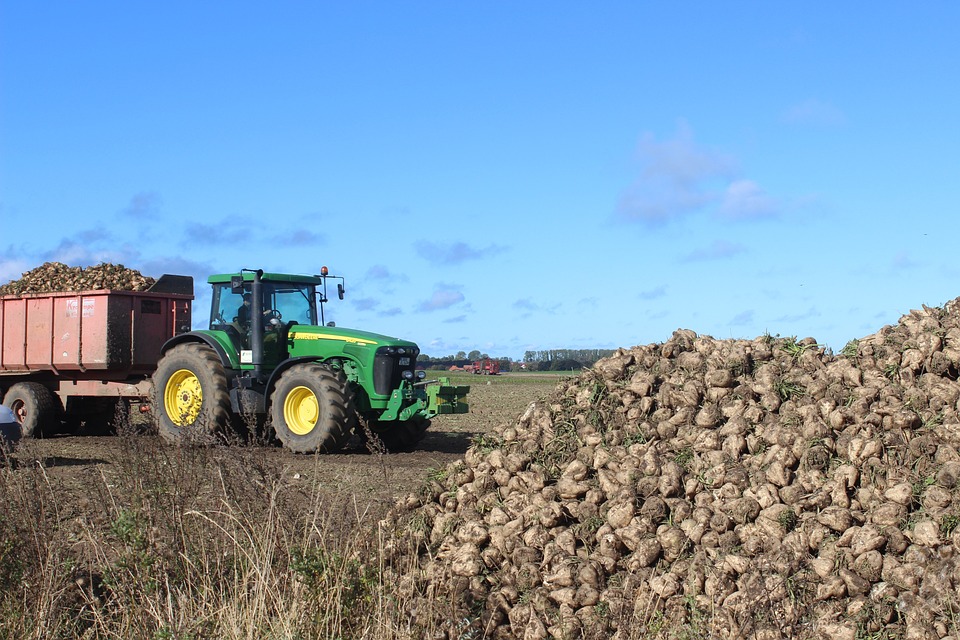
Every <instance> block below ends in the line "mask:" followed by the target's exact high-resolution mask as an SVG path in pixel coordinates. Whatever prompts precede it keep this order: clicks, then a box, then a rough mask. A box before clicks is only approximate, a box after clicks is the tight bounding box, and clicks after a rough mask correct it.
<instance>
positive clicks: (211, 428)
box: [153, 342, 230, 444]
mask: <svg viewBox="0 0 960 640" xmlns="http://www.w3.org/2000/svg"><path fill="white" fill-rule="evenodd" d="M153 393H154V396H155V398H154V403H153V404H154V407H156V415H157V428H158V429H159V431H160V436H161V437H163V439H164V440H167V441H168V442H183V441H187V442H195V443H198V444H206V443H209V442H211V441H212V440H213V437H214V436H215V435H216V434H217V433H220V432H222V431H223V430H224V429H225V428H226V427H227V426H228V425H229V424H230V393H229V392H228V391H227V375H226V373H225V372H224V369H223V363H221V362H220V358H219V357H218V356H217V354H216V352H215V351H214V350H213V349H212V348H210V347H209V346H207V345H205V344H200V343H197V342H191V343H187V344H180V345H177V346H175V347H173V348H172V349H170V351H168V352H167V353H166V354H165V355H164V356H163V357H162V358H161V359H160V362H159V363H157V370H156V371H155V372H154V374H153Z"/></svg>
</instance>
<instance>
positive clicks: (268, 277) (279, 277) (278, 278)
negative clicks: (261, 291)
mask: <svg viewBox="0 0 960 640" xmlns="http://www.w3.org/2000/svg"><path fill="white" fill-rule="evenodd" d="M235 276H241V277H242V278H243V280H244V282H252V281H253V272H252V271H242V272H240V273H218V274H216V275H212V276H210V277H209V278H207V282H209V283H210V284H221V283H229V282H230V278H233V277H235ZM260 280H262V281H264V282H292V283H296V284H320V283H321V282H323V279H322V278H320V276H304V275H297V274H291V273H264V274H263V275H262V276H260Z"/></svg>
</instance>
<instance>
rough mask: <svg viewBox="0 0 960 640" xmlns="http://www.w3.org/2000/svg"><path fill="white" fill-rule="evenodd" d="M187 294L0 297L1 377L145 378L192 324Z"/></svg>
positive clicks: (139, 292)
mask: <svg viewBox="0 0 960 640" xmlns="http://www.w3.org/2000/svg"><path fill="white" fill-rule="evenodd" d="M192 300H193V296H192V295H186V294H177V293H157V292H150V291H109V290H100V291H83V292H69V293H44V294H28V295H24V296H22V297H16V296H2V297H0V375H5V374H15V373H19V374H24V373H31V372H39V371H45V372H53V373H62V374H63V375H65V376H67V377H74V376H75V375H77V374H78V373H87V372H89V373H90V374H96V373H97V372H102V373H105V374H109V376H108V377H110V378H115V377H117V376H118V375H121V376H122V375H149V374H150V373H152V371H153V370H154V368H155V367H156V364H157V360H158V359H159V356H160V349H161V347H162V346H163V343H164V342H165V341H166V340H168V339H169V338H171V337H173V336H174V335H176V334H178V333H182V332H183V331H189V330H190V325H191V309H190V306H191V301H192Z"/></svg>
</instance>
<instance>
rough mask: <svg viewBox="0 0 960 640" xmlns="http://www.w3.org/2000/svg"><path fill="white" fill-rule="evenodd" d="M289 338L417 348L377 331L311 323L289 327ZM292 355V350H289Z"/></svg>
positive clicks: (299, 341) (369, 345)
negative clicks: (321, 325) (319, 325)
mask: <svg viewBox="0 0 960 640" xmlns="http://www.w3.org/2000/svg"><path fill="white" fill-rule="evenodd" d="M289 338H290V339H291V340H292V341H293V343H294V345H298V343H301V342H302V343H307V342H310V341H323V342H326V343H327V344H330V343H332V342H341V343H344V344H346V345H352V346H355V347H372V348H373V349H377V348H378V347H383V346H390V347H404V348H413V349H417V345H416V343H415V342H410V341H409V340H400V339H399V338H392V337H390V336H385V335H382V334H379V333H372V332H370V331H359V330H357V329H346V328H344V327H318V326H313V325H302V324H297V325H293V326H292V327H290V333H289ZM291 355H293V350H292V351H291Z"/></svg>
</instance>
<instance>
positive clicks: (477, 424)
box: [12, 374, 560, 520]
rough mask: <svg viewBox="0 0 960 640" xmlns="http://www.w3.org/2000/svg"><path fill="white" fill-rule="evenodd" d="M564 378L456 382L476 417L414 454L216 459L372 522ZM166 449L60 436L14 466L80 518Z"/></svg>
mask: <svg viewBox="0 0 960 640" xmlns="http://www.w3.org/2000/svg"><path fill="white" fill-rule="evenodd" d="M559 379H560V378H559V377H558V376H556V375H545V374H506V375H501V376H496V377H490V376H461V377H459V378H457V379H455V381H454V382H455V383H456V384H470V385H471V391H470V395H469V398H468V400H469V402H470V413H468V414H462V415H454V416H440V417H438V418H436V419H435V420H434V421H433V424H432V425H431V428H430V430H429V431H428V432H427V435H426V437H425V438H424V440H423V441H422V442H421V444H420V446H419V447H418V449H417V450H416V451H414V452H411V453H397V454H388V455H382V456H379V455H374V454H371V453H370V452H369V451H368V450H367V449H366V448H365V447H364V446H363V445H362V444H361V443H360V442H359V440H355V441H353V442H351V443H350V444H349V445H348V446H347V448H346V449H344V450H343V451H341V452H339V453H336V454H327V455H299V454H294V453H290V452H289V451H286V450H284V449H282V448H279V447H271V446H242V447H221V448H219V449H218V450H216V451H215V452H213V454H212V455H213V456H214V457H215V458H216V457H219V458H221V459H230V460H235V458H237V457H238V456H239V457H243V458H246V459H250V460H251V461H252V460H256V465H255V466H256V467H257V468H258V471H257V472H254V471H251V478H253V477H255V476H256V475H258V474H260V475H263V474H266V475H272V474H279V475H280V476H282V479H283V484H284V488H285V489H288V490H291V493H292V494H296V493H300V494H302V496H303V498H304V499H308V500H309V501H310V502H322V503H324V504H343V503H348V504H350V505H351V507H352V508H353V509H355V510H356V511H357V512H358V513H359V514H365V517H364V518H363V519H364V520H369V519H371V518H377V517H379V516H380V515H382V514H385V513H386V511H387V509H389V508H390V506H392V505H393V503H394V502H395V501H396V499H397V498H399V497H400V496H403V495H405V494H407V493H410V492H413V491H415V490H416V489H417V488H418V487H419V486H420V484H422V483H423V481H424V479H425V478H427V476H428V474H429V472H430V470H431V469H440V468H442V467H444V466H445V465H446V464H447V463H449V462H451V461H453V460H456V459H458V458H460V457H462V456H463V454H464V452H466V450H467V448H468V447H469V445H470V441H471V439H472V438H473V437H474V436H476V435H478V434H481V433H486V432H489V431H490V430H492V429H493V428H494V427H496V426H497V425H498V424H503V423H511V422H513V421H514V420H516V418H517V416H518V415H519V414H521V413H522V412H523V410H524V409H525V408H526V407H527V405H528V404H529V403H530V402H532V401H534V400H536V399H537V398H539V397H542V396H544V395H547V394H549V393H550V392H551V391H552V390H553V388H554V386H555V385H556V383H557V381H558V380H559ZM167 449H169V448H168V447H166V445H164V444H163V442H162V441H161V440H160V438H159V437H158V436H156V435H127V436H124V435H120V436H100V437H94V436H54V437H50V438H45V439H42V440H31V441H24V442H23V443H22V445H21V447H20V450H19V451H18V452H17V453H16V454H15V456H14V459H13V461H12V462H13V464H14V466H15V467H17V468H21V469H22V468H24V467H25V466H32V467H38V466H41V467H42V468H43V470H44V472H45V474H44V475H45V477H46V478H47V480H48V482H49V483H50V486H51V488H52V489H53V490H54V493H55V494H57V495H59V496H61V501H60V504H61V508H63V509H64V511H65V512H66V513H69V514H70V516H71V517H80V516H83V515H84V514H83V508H82V507H83V505H85V504H90V500H91V499H94V498H96V497H97V496H98V495H99V492H100V490H101V485H102V484H103V482H104V481H106V482H108V486H109V484H110V481H111V479H112V478H113V476H114V475H115V474H118V473H120V474H129V473H131V468H130V467H131V466H132V465H133V466H135V465H138V464H143V462H142V460H141V461H139V462H136V463H135V462H133V461H132V459H133V458H138V457H139V458H144V457H152V456H155V455H156V454H160V453H162V452H164V451H165V450H167ZM152 452H155V453H152ZM207 453H210V452H207ZM137 454H139V455H137ZM133 473H136V471H133ZM122 480H125V481H129V480H130V478H123V479H122ZM120 484H122V482H121V483H120ZM318 491H319V494H318V493H317V492H318ZM68 496H69V499H68V498H67V497H68Z"/></svg>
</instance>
